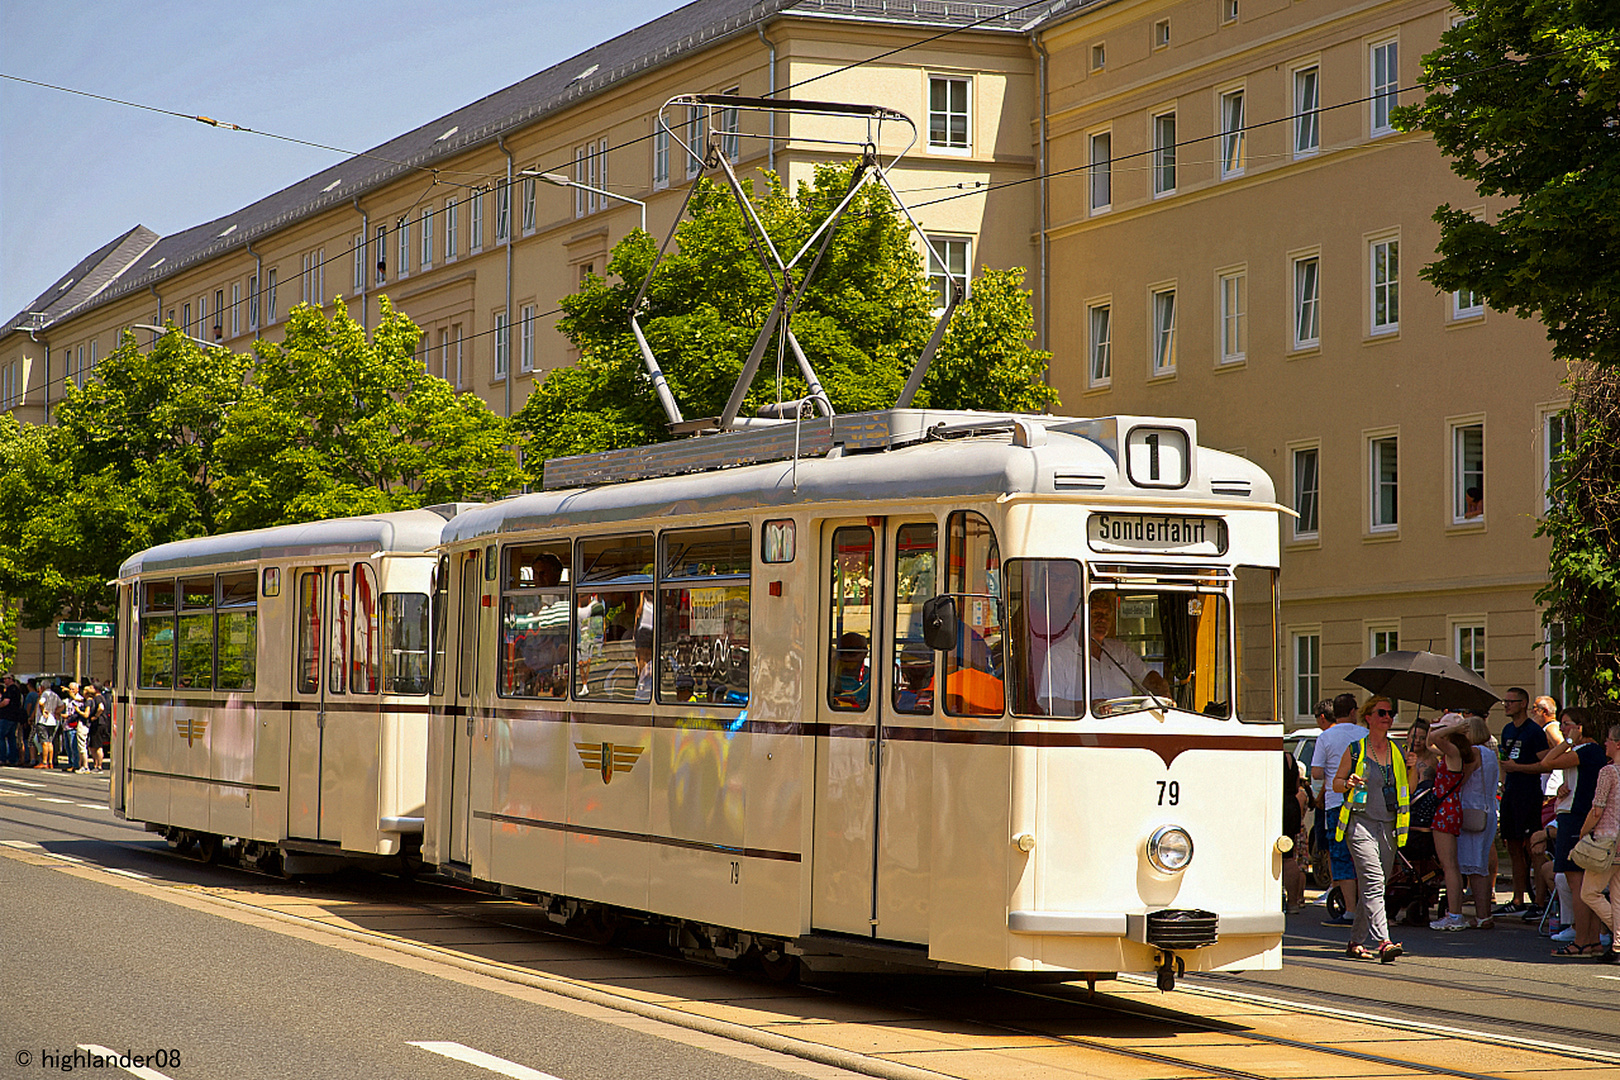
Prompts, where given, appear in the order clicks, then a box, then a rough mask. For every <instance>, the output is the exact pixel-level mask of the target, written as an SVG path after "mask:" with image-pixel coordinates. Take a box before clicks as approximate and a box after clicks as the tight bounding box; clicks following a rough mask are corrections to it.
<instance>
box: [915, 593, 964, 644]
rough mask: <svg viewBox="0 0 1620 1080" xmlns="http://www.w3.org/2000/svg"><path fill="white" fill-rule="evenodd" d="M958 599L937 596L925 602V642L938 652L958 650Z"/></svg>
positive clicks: (923, 614)
mask: <svg viewBox="0 0 1620 1080" xmlns="http://www.w3.org/2000/svg"><path fill="white" fill-rule="evenodd" d="M956 622H957V620H956V598H955V597H953V596H935V597H933V598H931V599H928V600H924V601H923V609H922V624H923V641H924V643H926V644H927V646H928V647H929V648H930V649H933V650H935V651H936V652H950V651H951V650H952V649H954V648H956Z"/></svg>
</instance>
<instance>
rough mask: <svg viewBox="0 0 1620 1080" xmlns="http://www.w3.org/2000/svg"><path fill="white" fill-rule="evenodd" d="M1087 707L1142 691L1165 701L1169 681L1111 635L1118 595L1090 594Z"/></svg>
mask: <svg viewBox="0 0 1620 1080" xmlns="http://www.w3.org/2000/svg"><path fill="white" fill-rule="evenodd" d="M1089 610H1090V612H1091V641H1090V643H1089V644H1090V650H1089V651H1090V654H1091V707H1092V711H1093V712H1098V711H1100V709H1101V708H1102V706H1103V705H1104V704H1105V703H1107V702H1109V701H1113V700H1116V699H1118V698H1129V697H1139V696H1142V695H1143V693H1144V691H1145V692H1146V693H1148V694H1153V695H1155V696H1157V697H1161V698H1164V699H1166V700H1169V698H1170V684H1169V683H1168V682H1166V681H1165V678H1164V676H1163V675H1160V674H1159V673H1158V672H1157V671H1154V670H1152V669H1151V668H1149V667H1148V666H1147V663H1146V661H1144V660H1143V659H1142V657H1141V656H1140V655H1139V654H1138V653H1137V651H1136V650H1135V649H1133V648H1131V647H1130V646H1128V645H1126V644H1125V643H1124V642H1123V641H1121V640H1119V639H1118V638H1116V637H1115V636H1114V622H1115V618H1116V616H1117V615H1118V613H1119V594H1117V593H1112V592H1094V593H1092V594H1091V603H1090V609H1089Z"/></svg>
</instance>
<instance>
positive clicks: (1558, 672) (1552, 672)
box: [1541, 622, 1575, 708]
mask: <svg viewBox="0 0 1620 1080" xmlns="http://www.w3.org/2000/svg"><path fill="white" fill-rule="evenodd" d="M1542 650H1543V653H1544V655H1545V658H1546V663H1545V664H1543V665H1542V669H1541V670H1542V672H1543V673H1544V674H1543V675H1542V681H1541V692H1542V693H1544V694H1546V695H1548V696H1549V697H1551V698H1552V699H1553V700H1554V701H1556V702H1558V705H1559V707H1560V708H1563V707H1566V706H1569V705H1573V704H1574V703H1575V691H1574V689H1573V688H1572V687H1571V686H1570V685H1569V683H1568V682H1567V681H1566V667H1565V660H1564V624H1563V623H1561V622H1555V623H1548V624H1547V640H1546V642H1545V643H1544V644H1543V645H1542Z"/></svg>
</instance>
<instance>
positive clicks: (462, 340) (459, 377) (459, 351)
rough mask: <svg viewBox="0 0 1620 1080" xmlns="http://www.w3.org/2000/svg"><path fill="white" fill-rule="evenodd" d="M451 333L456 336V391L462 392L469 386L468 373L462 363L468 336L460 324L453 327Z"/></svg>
mask: <svg viewBox="0 0 1620 1080" xmlns="http://www.w3.org/2000/svg"><path fill="white" fill-rule="evenodd" d="M451 332H452V333H454V334H455V336H456V389H457V390H460V389H462V388H464V387H465V386H466V385H467V378H466V372H465V370H464V369H463V368H462V363H461V361H462V357H463V356H464V351H463V347H464V346H465V344H466V335H465V334H463V333H462V332H461V324H460V323H456V325H455V326H453V327H451Z"/></svg>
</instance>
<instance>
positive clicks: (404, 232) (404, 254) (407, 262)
mask: <svg viewBox="0 0 1620 1080" xmlns="http://www.w3.org/2000/svg"><path fill="white" fill-rule="evenodd" d="M394 231H395V232H397V233H398V234H399V267H398V269H396V270H395V271H394V276H395V277H396V278H402V277H408V276H410V272H411V221H410V219H409V218H404V217H402V218H400V219H399V221H397V222H395V224H394Z"/></svg>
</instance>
